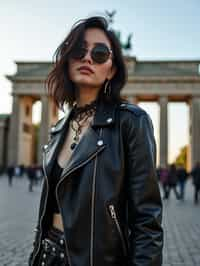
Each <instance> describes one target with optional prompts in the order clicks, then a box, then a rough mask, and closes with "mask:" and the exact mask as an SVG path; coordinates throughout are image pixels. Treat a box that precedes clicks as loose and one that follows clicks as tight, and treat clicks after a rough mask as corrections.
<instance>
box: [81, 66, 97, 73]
mask: <svg viewBox="0 0 200 266" xmlns="http://www.w3.org/2000/svg"><path fill="white" fill-rule="evenodd" d="M78 70H79V71H80V72H82V73H86V74H88V73H91V74H92V73H94V71H93V70H92V69H91V68H89V67H86V66H82V67H79V68H78Z"/></svg>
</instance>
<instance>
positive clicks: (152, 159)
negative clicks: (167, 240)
mask: <svg viewBox="0 0 200 266" xmlns="http://www.w3.org/2000/svg"><path fill="white" fill-rule="evenodd" d="M126 130H127V140H126V142H127V153H126V154H127V157H126V181H127V197H128V225H129V230H130V234H129V266H160V265H162V248H163V229H162V226H161V222H162V201H161V197H160V191H159V186H158V180H157V175H156V145H155V139H154V135H153V125H152V122H151V119H150V117H149V116H148V114H146V113H145V114H142V115H140V116H135V115H134V114H132V115H131V116H130V118H129V124H128V127H127V129H126Z"/></svg>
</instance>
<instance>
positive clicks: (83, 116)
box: [70, 100, 97, 150]
mask: <svg viewBox="0 0 200 266" xmlns="http://www.w3.org/2000/svg"><path fill="white" fill-rule="evenodd" d="M96 105H97V100H94V101H92V102H91V103H89V104H85V105H84V106H80V107H77V105H75V108H74V112H73V116H72V119H71V121H70V127H71V128H72V130H73V131H74V132H75V135H74V137H73V142H72V144H71V145H70V148H71V150H74V148H75V147H76V145H77V143H78V142H79V137H80V134H81V132H82V128H83V127H84V126H85V125H87V124H88V122H87V121H88V119H89V118H90V117H92V116H93V115H94V113H95V111H96Z"/></svg>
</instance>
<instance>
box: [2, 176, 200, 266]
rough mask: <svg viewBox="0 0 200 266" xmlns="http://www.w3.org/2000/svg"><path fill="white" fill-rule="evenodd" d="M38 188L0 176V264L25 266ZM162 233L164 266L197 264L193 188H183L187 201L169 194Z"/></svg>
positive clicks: (198, 214) (199, 251) (199, 216)
mask: <svg viewBox="0 0 200 266" xmlns="http://www.w3.org/2000/svg"><path fill="white" fill-rule="evenodd" d="M40 192H41V185H38V186H37V187H34V191H33V192H29V191H28V180H27V178H26V176H24V177H22V178H15V179H14V180H13V186H12V187H9V185H8V180H7V176H1V177H0V265H1V266H23V265H27V258H28V255H29V252H30V249H31V246H32V241H33V235H34V232H33V229H34V227H35V223H36V217H37V208H38V203H39V198H40ZM163 205H164V219H163V226H164V231H165V244H164V252H163V255H164V262H163V266H199V265H200V240H199V239H200V204H199V205H196V206H195V205H194V204H193V187H192V184H191V182H190V181H188V183H187V187H186V199H185V201H184V202H180V201H177V200H176V199H175V197H174V195H173V193H172V194H171V198H170V199H169V200H168V201H164V202H163Z"/></svg>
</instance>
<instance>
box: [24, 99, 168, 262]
mask: <svg viewBox="0 0 200 266" xmlns="http://www.w3.org/2000/svg"><path fill="white" fill-rule="evenodd" d="M72 110H73V108H71V110H70V111H69V113H68V115H67V116H66V117H65V118H63V119H61V120H59V121H58V122H57V124H56V125H55V126H53V127H52V128H51V131H50V140H49V142H48V144H47V145H45V146H44V149H43V150H44V151H43V168H44V173H45V178H44V182H43V188H42V194H41V199H40V208H39V215H38V224H37V227H36V230H35V231H36V234H35V241H34V248H33V251H32V253H31V256H30V257H29V265H31V266H35V265H37V257H38V256H37V255H38V251H39V248H40V245H41V240H42V238H43V236H44V235H45V232H46V228H48V224H49V221H51V211H50V205H51V204H50V201H51V197H50V193H49V183H50V178H51V175H50V173H51V168H52V166H53V162H54V160H55V158H56V156H57V153H58V149H59V147H60V146H61V145H62V139H63V136H65V134H66V130H67V127H68V125H69V119H70V114H71V112H72ZM155 161H156V146H155V140H154V136H153V127H152V122H151V119H150V118H149V116H148V114H147V113H146V112H145V111H144V110H143V109H141V108H140V107H138V106H136V105H134V104H131V103H126V102H124V103H123V102H122V103H120V104H119V103H118V104H112V105H108V104H105V103H103V104H102V103H101V104H100V105H98V106H97V110H96V114H95V116H94V121H93V123H92V126H91V127H89V128H88V131H87V133H86V134H85V135H83V137H82V138H81V140H80V142H79V144H78V145H77V146H76V148H75V150H74V152H73V153H72V155H71V157H70V159H69V161H68V164H67V166H66V168H65V169H64V170H63V173H62V176H61V179H60V181H59V183H58V185H57V187H56V192H57V201H58V204H59V208H60V212H61V215H62V220H63V225H64V235H65V242H66V247H67V248H66V251H67V254H68V263H69V265H70V266H160V265H162V248H163V230H162V227H161V220H162V202H161V197H160V192H159V187H158V183H157V176H156V165H155Z"/></svg>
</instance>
